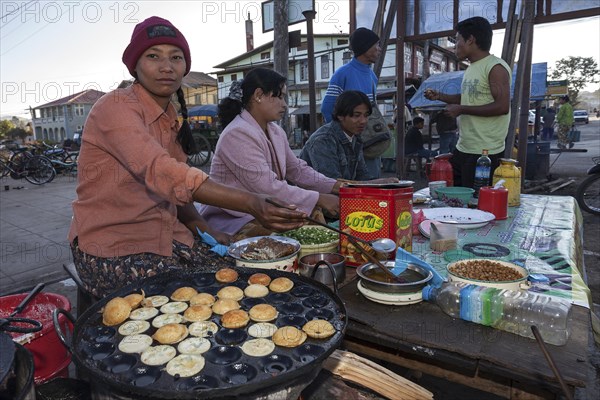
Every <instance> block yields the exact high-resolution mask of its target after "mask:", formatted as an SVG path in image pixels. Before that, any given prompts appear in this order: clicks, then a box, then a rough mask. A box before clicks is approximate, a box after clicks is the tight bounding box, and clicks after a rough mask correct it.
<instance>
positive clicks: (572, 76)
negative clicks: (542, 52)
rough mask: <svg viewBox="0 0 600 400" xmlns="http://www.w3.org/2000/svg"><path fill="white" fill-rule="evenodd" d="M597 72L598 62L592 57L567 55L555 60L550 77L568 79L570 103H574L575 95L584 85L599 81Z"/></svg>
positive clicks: (599, 71)
mask: <svg viewBox="0 0 600 400" xmlns="http://www.w3.org/2000/svg"><path fill="white" fill-rule="evenodd" d="M598 74H600V70H599V69H598V63H596V61H594V58H593V57H573V56H569V57H567V58H562V59H560V60H558V61H557V62H556V67H555V68H554V69H553V70H552V74H551V75H550V77H551V78H552V79H556V80H568V81H569V97H571V98H572V103H576V102H577V95H578V94H579V92H580V91H581V90H582V89H583V88H584V87H585V86H586V85H588V84H590V83H598V82H600V80H599V79H598Z"/></svg>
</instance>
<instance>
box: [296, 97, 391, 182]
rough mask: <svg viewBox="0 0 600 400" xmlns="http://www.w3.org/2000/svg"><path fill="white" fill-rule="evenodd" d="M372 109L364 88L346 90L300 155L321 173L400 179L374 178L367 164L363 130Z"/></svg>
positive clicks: (357, 178)
mask: <svg viewBox="0 0 600 400" xmlns="http://www.w3.org/2000/svg"><path fill="white" fill-rule="evenodd" d="M371 112H372V107H371V103H370V102H369V98H368V97H367V95H366V94H364V93H363V92H359V91H356V90H347V91H344V92H342V94H340V95H339V96H338V98H337V99H336V102H335V105H334V107H333V113H332V121H331V122H329V123H327V124H325V125H323V126H322V127H320V128H319V129H317V130H316V131H315V132H314V133H313V134H312V135H311V136H310V138H309V139H308V141H307V142H306V144H305V145H304V148H303V149H302V152H301V153H300V158H301V159H303V160H304V161H306V162H307V163H308V165H310V166H311V167H312V168H313V169H315V170H316V171H318V172H320V173H321V174H323V175H325V176H327V177H329V178H334V179H343V180H350V181H366V180H372V182H374V183H391V182H398V179H397V178H380V179H372V176H370V175H369V171H368V170H367V167H366V165H365V158H364V155H363V143H362V140H361V138H360V134H361V133H362V132H363V131H364V130H365V128H366V127H367V120H368V118H369V115H370V114H371Z"/></svg>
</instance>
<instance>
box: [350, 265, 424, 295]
mask: <svg viewBox="0 0 600 400" xmlns="http://www.w3.org/2000/svg"><path fill="white" fill-rule="evenodd" d="M382 264H383V265H384V266H386V267H387V268H388V269H389V270H393V268H394V266H395V262H394V261H386V262H382ZM356 273H357V275H358V276H359V277H360V282H361V284H362V285H363V286H364V287H366V288H367V289H370V290H374V291H376V292H380V293H391V294H407V293H417V292H420V291H421V289H423V287H425V285H427V283H428V282H429V281H430V280H431V279H432V278H433V274H432V273H431V271H428V270H426V269H425V268H423V267H421V266H419V265H416V264H410V263H408V265H407V266H406V270H405V271H404V272H402V273H401V274H399V275H398V278H400V282H388V281H387V279H385V274H384V273H383V272H382V271H380V270H379V267H378V266H377V265H375V264H371V263H369V264H363V265H361V266H360V267H358V269H357V270H356Z"/></svg>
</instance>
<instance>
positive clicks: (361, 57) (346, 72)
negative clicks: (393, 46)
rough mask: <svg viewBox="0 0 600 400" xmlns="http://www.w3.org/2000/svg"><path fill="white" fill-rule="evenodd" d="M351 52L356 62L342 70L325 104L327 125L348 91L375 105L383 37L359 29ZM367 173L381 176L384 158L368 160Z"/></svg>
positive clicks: (351, 62)
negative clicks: (341, 95)
mask: <svg viewBox="0 0 600 400" xmlns="http://www.w3.org/2000/svg"><path fill="white" fill-rule="evenodd" d="M350 49H351V50H352V52H353V53H354V58H352V60H351V61H350V62H349V63H348V64H345V65H342V66H341V67H340V68H338V69H337V70H336V71H335V73H334V74H333V76H332V77H331V80H330V81H329V86H328V87H327V92H326V93H325V97H324V98H323V103H322V104H321V114H323V118H324V119H325V122H331V119H332V117H331V114H332V112H333V106H334V104H335V101H336V99H337V97H338V96H339V95H340V94H341V93H342V92H343V91H344V90H358V91H361V92H363V93H365V94H366V95H367V96H368V97H369V100H370V101H371V103H372V104H373V103H374V102H375V96H376V93H377V76H376V75H375V73H374V72H373V69H371V64H373V63H375V62H376V61H377V60H378V59H379V57H380V56H381V47H379V36H377V34H376V33H375V32H373V31H372V30H370V29H367V28H358V29H356V30H355V31H354V32H353V33H352V35H350ZM365 162H366V164H367V169H368V170H369V173H370V175H371V176H372V177H373V178H379V177H380V176H381V157H377V158H365Z"/></svg>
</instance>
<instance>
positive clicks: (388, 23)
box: [373, 0, 404, 79]
mask: <svg viewBox="0 0 600 400" xmlns="http://www.w3.org/2000/svg"><path fill="white" fill-rule="evenodd" d="M397 7H398V0H391V1H390V8H389V11H388V14H387V16H386V19H385V26H384V28H383V33H382V34H381V36H380V38H381V40H380V41H379V43H380V46H381V57H379V59H378V60H377V61H376V62H375V65H374V66H373V72H375V76H377V79H379V76H381V70H382V69H383V62H384V61H385V55H386V53H387V46H388V41H389V40H390V32H391V31H392V25H393V24H394V18H395V17H396V15H395V13H394V10H396V9H397ZM403 53H404V52H403Z"/></svg>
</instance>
